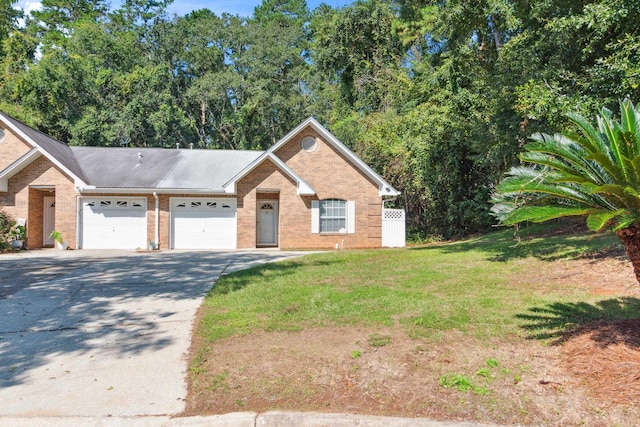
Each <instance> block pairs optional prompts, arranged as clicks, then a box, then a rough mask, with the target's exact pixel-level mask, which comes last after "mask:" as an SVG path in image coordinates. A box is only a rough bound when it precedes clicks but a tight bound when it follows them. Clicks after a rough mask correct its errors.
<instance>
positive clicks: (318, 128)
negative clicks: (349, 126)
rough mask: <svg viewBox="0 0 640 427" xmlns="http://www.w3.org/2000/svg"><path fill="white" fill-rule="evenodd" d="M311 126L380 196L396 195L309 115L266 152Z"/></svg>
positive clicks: (380, 178) (395, 191)
mask: <svg viewBox="0 0 640 427" xmlns="http://www.w3.org/2000/svg"><path fill="white" fill-rule="evenodd" d="M308 127H310V128H312V129H313V130H314V131H315V132H317V133H318V134H319V135H320V136H321V137H322V139H323V140H324V141H325V142H327V143H328V144H329V145H331V146H332V147H333V148H334V149H335V150H336V151H338V152H339V153H340V154H342V155H343V156H344V157H345V158H346V159H347V160H348V161H349V162H350V163H351V164H352V165H353V166H355V167H356V168H357V169H359V170H360V171H361V172H362V173H363V174H364V175H365V176H367V177H368V178H369V179H371V180H372V181H373V182H374V183H375V184H376V185H377V186H378V192H379V194H380V196H398V195H400V192H399V191H397V190H396V189H395V188H393V186H391V184H389V183H388V182H387V181H386V180H385V179H384V178H382V177H381V176H380V175H378V174H377V173H376V172H375V171H374V170H373V169H371V167H369V165H367V164H366V163H365V162H363V161H362V159H360V157H358V156H357V155H356V154H355V153H354V152H353V151H351V150H350V149H349V148H348V147H347V146H346V145H344V144H343V143H342V142H341V141H340V140H338V138H336V137H335V136H334V135H333V134H332V133H331V132H329V131H328V130H327V129H326V128H325V127H324V126H322V125H321V124H320V123H318V121H317V120H316V119H314V118H313V117H309V118H308V119H307V120H305V121H304V122H302V123H300V124H299V125H298V126H297V127H296V128H295V129H293V130H292V131H291V132H289V133H288V134H287V135H285V136H284V137H283V138H282V139H280V141H278V142H276V143H275V144H274V145H273V146H272V147H271V148H269V149H268V150H267V153H273V154H274V155H275V152H276V151H278V150H279V149H280V148H282V147H283V146H284V145H286V144H287V143H288V142H289V141H291V140H292V139H293V138H294V137H295V136H296V135H298V134H299V133H301V132H302V131H304V130H305V129H306V128H308Z"/></svg>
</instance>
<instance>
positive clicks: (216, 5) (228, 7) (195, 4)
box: [14, 0, 353, 16]
mask: <svg viewBox="0 0 640 427" xmlns="http://www.w3.org/2000/svg"><path fill="white" fill-rule="evenodd" d="M111 3H112V4H116V3H119V2H118V0H112V2H111ZM261 3H262V0H241V1H233V0H208V1H207V0H199V1H198V0H187V1H181V0H174V2H173V3H172V4H171V5H170V6H169V7H168V8H167V11H168V12H169V14H174V13H175V14H176V15H184V14H186V13H189V12H191V11H193V10H197V9H209V10H211V11H212V12H213V13H215V14H216V15H218V16H220V15H222V14H223V13H225V12H226V13H230V14H231V15H241V16H250V15H253V9H254V8H255V7H256V6H258V5H260V4H261ZM320 3H326V4H328V5H329V6H332V7H334V8H338V7H343V6H346V5H348V4H350V3H353V0H307V6H308V7H309V10H313V9H315V8H316V7H318V6H319V5H320ZM14 7H15V8H19V9H22V10H24V11H25V12H27V13H28V12H31V11H32V10H37V9H38V8H39V7H40V2H37V1H30V0H20V1H18V2H16V4H15V5H14Z"/></svg>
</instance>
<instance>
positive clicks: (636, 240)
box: [616, 224, 640, 284]
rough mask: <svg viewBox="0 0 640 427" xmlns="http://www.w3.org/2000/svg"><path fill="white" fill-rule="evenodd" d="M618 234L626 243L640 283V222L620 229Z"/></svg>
mask: <svg viewBox="0 0 640 427" xmlns="http://www.w3.org/2000/svg"><path fill="white" fill-rule="evenodd" d="M616 235H617V236H618V239H620V240H621V241H622V244H623V245H624V251H625V252H626V253H627V256H628V257H629V260H630V261H631V265H633V272H634V273H635V274H636V280H637V282H638V284H640V224H634V225H632V226H630V227H627V228H623V229H622V230H618V231H616Z"/></svg>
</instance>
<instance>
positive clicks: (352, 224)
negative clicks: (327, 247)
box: [311, 199, 356, 235]
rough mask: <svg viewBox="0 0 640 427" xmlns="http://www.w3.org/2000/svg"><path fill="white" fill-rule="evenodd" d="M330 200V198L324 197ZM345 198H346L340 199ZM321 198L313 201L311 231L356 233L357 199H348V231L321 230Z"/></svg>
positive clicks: (316, 232)
mask: <svg viewBox="0 0 640 427" xmlns="http://www.w3.org/2000/svg"><path fill="white" fill-rule="evenodd" d="M323 200H329V199H323ZM339 200H344V199H339ZM320 202H321V201H320V200H312V201H311V233H312V234H334V235H335V234H354V233H355V232H356V202H355V200H346V201H345V202H346V204H345V209H346V211H347V212H346V215H345V219H346V229H347V230H346V233H340V232H337V231H332V232H320Z"/></svg>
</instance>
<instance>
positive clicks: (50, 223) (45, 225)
mask: <svg viewBox="0 0 640 427" xmlns="http://www.w3.org/2000/svg"><path fill="white" fill-rule="evenodd" d="M55 227H56V198H55V197H52V196H46V197H45V198H44V209H43V218H42V245H43V246H53V244H54V243H55V242H54V240H53V238H52V237H50V236H51V232H52V231H53V230H54V229H55Z"/></svg>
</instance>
